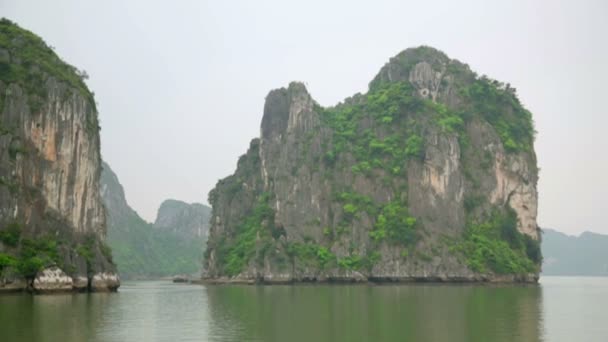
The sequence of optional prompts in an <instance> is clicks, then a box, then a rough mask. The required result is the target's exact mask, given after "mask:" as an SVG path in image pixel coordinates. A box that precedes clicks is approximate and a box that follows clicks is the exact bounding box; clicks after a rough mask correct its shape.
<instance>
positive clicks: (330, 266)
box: [204, 47, 541, 282]
mask: <svg viewBox="0 0 608 342" xmlns="http://www.w3.org/2000/svg"><path fill="white" fill-rule="evenodd" d="M533 142H534V128H533V123H532V117H531V114H530V112H528V111H527V110H525V109H524V108H523V107H522V105H521V103H520V102H519V100H518V99H517V97H516V95H515V90H514V89H513V88H511V87H510V85H508V84H507V85H505V84H502V83H500V82H497V81H493V80H490V79H488V78H487V77H478V76H477V75H476V74H475V73H474V72H472V71H471V70H470V69H469V67H468V66H467V65H465V64H463V63H460V62H458V61H456V60H452V59H450V58H448V57H447V56H446V55H445V54H444V53H442V52H440V51H437V50H435V49H433V48H429V47H419V48H414V49H408V50H405V51H403V52H401V53H400V54H398V55H397V56H395V57H394V58H392V59H391V60H390V61H389V62H388V63H387V64H386V65H385V66H384V67H383V68H382V69H381V70H380V72H379V74H378V75H377V76H376V77H375V78H374V80H373V81H372V82H371V83H370V86H369V90H368V92H367V93H366V94H356V95H355V96H353V97H351V98H348V99H346V100H345V101H344V102H343V103H340V104H338V105H336V106H334V107H330V108H323V107H321V106H319V105H318V104H317V103H316V102H315V101H314V100H313V99H312V97H311V96H310V95H309V93H308V91H307V90H306V88H305V87H304V85H303V84H301V83H291V84H290V85H289V87H288V88H281V89H277V90H273V91H271V92H270V93H269V94H268V96H267V97H266V104H265V106H264V116H263V119H262V125H261V135H260V138H258V139H254V140H253V141H252V142H251V144H250V147H249V150H248V151H247V153H246V154H245V155H244V156H242V157H241V158H240V159H239V161H238V165H237V169H236V172H235V173H234V174H233V175H231V176H229V177H227V178H225V179H223V180H220V181H219V182H218V184H217V186H216V187H215V189H213V190H212V191H211V192H210V194H209V202H210V203H211V205H212V207H213V211H212V219H211V224H212V226H211V229H210V233H209V234H210V236H209V241H208V247H207V251H206V262H205V274H204V277H205V278H208V279H210V280H214V281H220V282H221V281H238V282H240V281H242V282H254V281H259V282H290V281H365V280H372V281H415V280H420V281H525V282H535V281H536V280H537V279H538V272H539V266H540V262H541V255H540V248H539V234H538V229H537V224H536V210H537V191H536V183H537V179H538V170H537V165H536V156H535V153H534V149H533Z"/></svg>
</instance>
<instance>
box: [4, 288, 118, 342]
mask: <svg viewBox="0 0 608 342" xmlns="http://www.w3.org/2000/svg"><path fill="white" fill-rule="evenodd" d="M111 299H112V297H111V296H110V295H108V294H105V293H100V294H95V295H91V296H72V295H54V296H34V297H32V296H5V297H3V298H1V301H0V322H2V329H0V341H40V342H45V341H49V342H54V341H62V342H82V341H93V340H94V339H93V336H95V333H96V331H98V330H99V328H100V326H101V324H102V321H103V320H102V318H103V316H104V314H105V313H106V312H107V309H108V307H109V304H110V300H111ZM25 317H27V318H25Z"/></svg>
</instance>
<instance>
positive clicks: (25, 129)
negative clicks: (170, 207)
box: [0, 19, 115, 291]
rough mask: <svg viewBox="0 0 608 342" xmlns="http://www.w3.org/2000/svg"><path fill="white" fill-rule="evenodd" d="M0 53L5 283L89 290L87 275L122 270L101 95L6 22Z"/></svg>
mask: <svg viewBox="0 0 608 342" xmlns="http://www.w3.org/2000/svg"><path fill="white" fill-rule="evenodd" d="M0 51H1V52H0V261H1V262H0V282H2V283H6V282H7V278H6V277H7V276H6V275H8V274H11V275H12V276H11V277H14V276H15V275H16V276H17V277H20V278H21V279H22V280H23V282H24V283H26V284H27V286H28V287H30V288H31V289H34V290H41V291H53V290H60V291H63V290H66V289H68V288H71V287H72V286H74V287H76V288H78V289H83V288H87V287H88V285H84V283H85V282H84V281H83V280H82V279H87V281H86V283H87V284H88V282H89V279H90V275H92V274H96V273H100V272H102V273H108V274H111V273H114V272H115V266H114V265H113V263H112V259H111V253H110V250H109V248H107V246H105V244H104V240H105V236H106V219H105V210H104V206H103V204H102V201H101V196H100V187H99V177H100V172H101V159H100V152H99V148H100V142H99V126H98V125H99V122H98V117H97V109H96V104H95V99H94V97H93V94H92V93H91V92H90V91H89V90H88V88H87V86H86V84H85V83H84V79H85V77H84V75H85V73H83V72H81V71H79V70H78V69H76V68H74V67H72V66H70V65H68V64H66V63H65V62H63V61H62V60H61V59H60V58H59V57H58V56H57V55H56V54H55V53H54V52H53V50H52V49H51V48H49V47H48V46H47V45H46V44H45V43H44V42H43V41H42V40H41V39H40V38H39V37H37V36H35V35H34V34H33V33H31V32H29V31H26V30H23V29H21V28H20V27H18V26H17V25H15V24H13V23H12V22H10V21H8V20H6V19H1V20H0ZM53 266H57V267H54V268H53ZM61 270H63V271H61ZM60 271H61V272H60ZM60 273H61V274H60ZM74 279H77V280H78V281H77V282H74ZM0 288H1V287H0Z"/></svg>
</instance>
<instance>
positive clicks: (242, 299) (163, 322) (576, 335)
mask: <svg viewBox="0 0 608 342" xmlns="http://www.w3.org/2000/svg"><path fill="white" fill-rule="evenodd" d="M0 341H2V342H4V341H16V342H20V341H62V342H70V341H78V342H81V341H483V342H487V341H602V342H605V341H608V278H560V277H544V278H542V279H541V286H538V287H534V286H533V287H521V286H501V287H496V286H469V285H452V286H446V285H399V286H392V285H383V286H367V285H360V286H338V285H336V286H324V285H315V286H207V287H204V286H198V285H178V284H172V283H169V282H126V283H125V284H124V285H123V287H121V289H120V292H119V293H117V294H90V295H86V294H80V295H53V296H29V295H3V296H0Z"/></svg>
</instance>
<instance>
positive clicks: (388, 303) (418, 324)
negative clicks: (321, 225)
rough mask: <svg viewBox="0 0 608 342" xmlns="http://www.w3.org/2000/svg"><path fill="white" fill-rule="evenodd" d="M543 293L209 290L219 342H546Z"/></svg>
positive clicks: (430, 288)
mask: <svg viewBox="0 0 608 342" xmlns="http://www.w3.org/2000/svg"><path fill="white" fill-rule="evenodd" d="M541 291H542V289H541V288H540V287H536V286H531V287H513V286H505V287H494V286H465V285H461V286H438V285H406V286H403V285H400V286H270V287H269V286H265V287H263V286H231V287H224V286H210V287H207V297H208V302H209V314H208V316H209V317H210V318H211V320H212V321H211V322H212V323H211V326H210V337H211V340H217V341H235V340H239V341H513V340H519V341H540V340H541V331H542V328H541V327H540V322H541V311H540V307H541Z"/></svg>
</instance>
